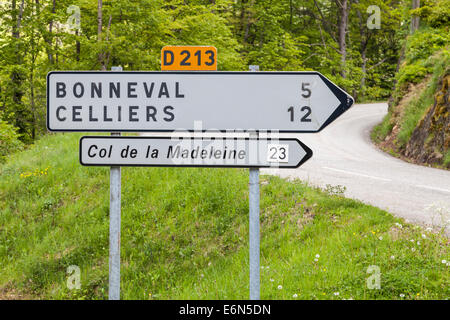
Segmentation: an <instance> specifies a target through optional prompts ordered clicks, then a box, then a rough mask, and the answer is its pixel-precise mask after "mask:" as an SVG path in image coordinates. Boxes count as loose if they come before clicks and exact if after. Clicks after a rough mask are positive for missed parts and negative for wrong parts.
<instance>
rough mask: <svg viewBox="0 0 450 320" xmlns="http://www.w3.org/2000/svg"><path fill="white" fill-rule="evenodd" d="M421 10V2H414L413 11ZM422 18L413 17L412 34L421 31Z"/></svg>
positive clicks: (413, 0) (417, 0)
mask: <svg viewBox="0 0 450 320" xmlns="http://www.w3.org/2000/svg"><path fill="white" fill-rule="evenodd" d="M417 8H420V0H412V9H417ZM419 23H420V17H419V16H416V15H413V16H412V17H411V33H414V32H416V31H417V30H418V29H419Z"/></svg>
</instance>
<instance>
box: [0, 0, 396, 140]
mask: <svg viewBox="0 0 450 320" xmlns="http://www.w3.org/2000/svg"><path fill="white" fill-rule="evenodd" d="M100 2H102V4H103V5H102V20H101V22H102V25H101V28H100V34H99V33H98V30H99V24H98V22H99V21H98V19H97V18H98V1H78V2H76V3H74V2H73V1H68V0H61V1H51V0H43V1H33V0H24V5H23V7H22V6H21V3H22V2H21V1H12V2H7V3H5V4H3V5H1V6H0V22H1V23H0V47H1V48H2V50H0V59H1V61H2V64H1V65H0V109H1V110H2V116H3V119H4V120H6V121H8V122H9V123H11V124H12V125H14V126H15V127H16V128H18V132H19V134H20V139H21V140H22V141H23V142H26V143H31V142H33V141H34V140H35V139H36V138H38V137H40V136H42V135H43V134H45V133H46V132H47V130H46V126H45V112H46V109H45V105H46V91H45V90H46V88H45V86H46V79H45V76H46V74H47V73H48V72H49V71H50V70H100V69H106V70H108V69H109V68H110V67H111V66H117V65H121V66H123V67H124V69H125V70H159V68H160V52H161V48H162V47H163V46H165V45H213V46H215V47H216V48H217V49H218V69H219V70H248V65H249V64H257V65H259V66H260V70H266V71H267V70H273V71H275V70H283V71H284V70H285V71H298V70H317V71H319V72H321V73H322V74H324V75H325V76H327V77H330V78H331V79H332V80H333V81H334V82H335V83H336V84H338V85H340V86H342V87H343V88H344V89H345V90H347V91H348V92H349V93H350V94H353V95H355V97H356V98H357V100H376V99H385V98H387V97H388V95H389V92H390V90H391V88H392V84H393V81H394V73H395V65H396V61H397V58H398V52H399V50H400V46H399V43H400V42H399V40H400V39H401V38H403V34H402V33H401V32H402V30H403V29H405V28H400V22H401V15H400V13H399V12H400V10H399V8H400V7H403V4H401V5H400V4H398V3H396V2H395V3H391V2H390V1H382V0H373V1H372V0H371V1H369V0H360V1H358V2H357V3H356V2H355V3H352V6H350V7H349V12H348V14H349V20H348V28H347V29H348V31H347V37H346V48H347V55H346V61H345V62H343V61H342V52H341V51H340V48H339V43H338V27H337V25H336V24H335V23H334V22H335V21H339V19H340V17H341V16H342V15H341V12H340V6H339V5H338V2H337V1H320V2H317V1H312V0H306V1H304V0H292V1H275V0H270V1H268V0H254V1H247V0H236V1H233V0H216V1H205V0H191V1H182V0H169V1H162V0H120V1H111V0H103V1H100ZM374 4H375V5H377V6H379V7H380V8H381V14H382V19H381V27H380V29H375V30H370V29H368V28H367V27H366V21H367V19H368V18H369V13H367V8H368V6H369V5H374ZM13 5H14V6H15V7H14V8H13V7H12V6H13ZM78 10H79V13H80V17H79V22H80V23H79V24H77V19H78V18H77V17H76V16H75V15H76V12H78ZM399 30H400V31H399ZM363 56H364V57H365V58H364V59H363Z"/></svg>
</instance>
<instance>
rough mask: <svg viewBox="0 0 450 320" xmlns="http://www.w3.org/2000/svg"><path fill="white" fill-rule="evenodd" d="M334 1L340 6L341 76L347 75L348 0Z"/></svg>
mask: <svg viewBox="0 0 450 320" xmlns="http://www.w3.org/2000/svg"><path fill="white" fill-rule="evenodd" d="M336 3H337V4H338V6H339V7H340V10H339V11H340V17H339V28H338V29H339V51H340V53H341V76H342V77H343V78H346V77H347V73H346V64H347V42H346V36H347V29H348V11H349V6H348V0H341V1H339V0H336Z"/></svg>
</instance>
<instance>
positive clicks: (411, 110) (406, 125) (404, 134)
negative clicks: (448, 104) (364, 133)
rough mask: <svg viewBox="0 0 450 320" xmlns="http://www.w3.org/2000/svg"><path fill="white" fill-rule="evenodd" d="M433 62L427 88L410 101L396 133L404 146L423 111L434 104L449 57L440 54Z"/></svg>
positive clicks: (449, 60)
mask: <svg viewBox="0 0 450 320" xmlns="http://www.w3.org/2000/svg"><path fill="white" fill-rule="evenodd" d="M432 60H433V61H434V63H435V64H434V69H433V73H432V77H431V80H430V81H429V83H428V85H427V87H426V88H425V89H424V90H423V92H421V93H420V95H419V96H418V98H417V99H412V100H411V102H410V103H409V104H408V105H407V106H406V108H405V112H404V117H403V119H402V122H401V125H400V131H399V133H398V141H399V143H400V145H402V146H404V145H406V144H407V143H408V141H409V139H410V138H411V135H412V133H413V131H414V129H415V128H416V127H417V125H418V123H419V120H420V119H421V118H422V117H423V116H424V114H425V111H426V110H427V109H428V108H429V107H430V106H431V105H433V103H434V94H435V92H436V89H437V86H438V83H439V78H440V77H442V75H443V74H444V73H445V70H446V68H447V67H448V65H449V64H450V55H449V54H448V52H447V54H444V53H443V54H441V55H438V57H437V58H435V59H432Z"/></svg>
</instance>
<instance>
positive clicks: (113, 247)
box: [108, 67, 122, 300]
mask: <svg viewBox="0 0 450 320" xmlns="http://www.w3.org/2000/svg"><path fill="white" fill-rule="evenodd" d="M111 70H112V71H122V67H112V68H111ZM111 136H120V132H113V133H111ZM121 189H122V186H121V170H120V167H111V169H110V171H109V293H108V296H109V300H120V215H121V212H120V211H121V208H120V207H121V199H120V196H121Z"/></svg>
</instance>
